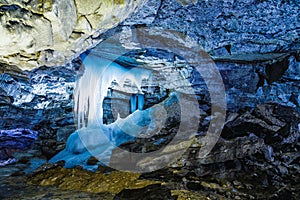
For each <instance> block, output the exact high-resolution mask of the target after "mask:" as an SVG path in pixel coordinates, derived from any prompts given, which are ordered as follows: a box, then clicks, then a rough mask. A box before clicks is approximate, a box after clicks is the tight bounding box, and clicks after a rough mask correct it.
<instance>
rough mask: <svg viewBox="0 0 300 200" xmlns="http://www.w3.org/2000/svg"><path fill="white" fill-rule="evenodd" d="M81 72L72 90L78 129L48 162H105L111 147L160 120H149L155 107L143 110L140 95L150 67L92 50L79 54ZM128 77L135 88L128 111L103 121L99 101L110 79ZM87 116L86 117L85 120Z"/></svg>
mask: <svg viewBox="0 0 300 200" xmlns="http://www.w3.org/2000/svg"><path fill="white" fill-rule="evenodd" d="M82 60H83V64H84V66H85V72H84V74H83V76H82V77H81V78H80V79H79V80H78V81H77V86H76V88H75V92H74V105H75V107H74V109H75V113H76V114H77V118H78V119H77V123H78V124H77V126H78V130H77V131H75V132H74V133H73V134H71V135H70V137H69V138H68V140H67V144H66V148H65V149H64V150H63V151H61V152H60V153H59V154H57V155H56V156H54V157H53V158H52V159H51V160H50V162H53V163H54V162H57V161H60V160H64V161H65V162H66V163H65V167H68V168H72V167H75V166H77V165H82V166H84V167H87V165H85V163H86V161H87V159H88V158H89V157H90V156H91V155H93V156H96V157H97V158H98V159H99V160H100V162H101V163H102V164H104V165H108V164H109V161H110V156H111V154H112V150H113V149H114V148H115V147H116V146H118V145H120V144H122V143H124V142H126V141H129V140H132V139H133V138H134V137H136V136H138V135H139V134H141V133H146V132H149V131H151V130H149V129H153V128H157V127H158V126H162V124H158V122H157V121H155V120H152V117H151V116H153V115H155V114H156V113H157V111H158V108H155V107H154V108H150V109H147V110H143V107H144V95H143V94H142V90H141V84H142V80H144V79H149V78H150V76H151V71H150V70H146V69H141V68H130V69H129V68H126V67H123V66H121V65H119V64H117V63H114V62H111V61H110V60H107V59H104V58H101V57H99V56H97V55H94V54H89V55H87V54H83V55H82ZM128 79H129V80H130V81H131V82H132V83H133V84H134V85H135V86H136V87H137V89H138V94H133V95H132V98H131V112H132V114H131V115H129V116H128V117H126V118H125V119H121V118H120V117H118V119H117V120H116V121H115V122H114V123H112V124H109V125H105V124H103V110H102V104H103V100H104V98H105V96H106V95H107V90H108V88H109V87H110V86H111V83H112V82H113V81H115V82H117V83H118V85H119V86H122V85H124V81H125V80H128ZM86 119H87V120H86Z"/></svg>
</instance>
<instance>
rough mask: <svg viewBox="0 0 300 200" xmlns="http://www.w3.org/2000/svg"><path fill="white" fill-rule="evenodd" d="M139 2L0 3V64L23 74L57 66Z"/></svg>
mask: <svg viewBox="0 0 300 200" xmlns="http://www.w3.org/2000/svg"><path fill="white" fill-rule="evenodd" d="M144 1H145V0H63V1H61V0H0V44H1V45H0V62H2V63H7V64H10V65H17V66H19V67H21V68H22V69H23V70H26V69H33V68H36V67H39V66H42V65H46V66H58V65H62V64H64V63H66V62H69V61H70V60H72V59H73V58H74V57H76V56H78V54H80V53H82V52H83V51H85V50H86V49H87V48H90V47H91V46H93V45H95V44H94V43H97V41H95V40H93V39H92V38H95V37H97V36H99V34H101V33H103V32H104V31H105V30H108V29H110V28H112V27H114V26H115V25H117V24H118V23H119V22H120V21H122V20H124V19H125V18H127V17H128V16H129V15H130V14H131V13H132V12H134V11H135V10H136V9H137V8H138V7H140V6H141V5H142V4H143V2H144ZM98 42H99V41H98Z"/></svg>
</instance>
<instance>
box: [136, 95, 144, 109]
mask: <svg viewBox="0 0 300 200" xmlns="http://www.w3.org/2000/svg"><path fill="white" fill-rule="evenodd" d="M137 96H138V109H139V110H143V109H144V103H145V99H144V95H143V94H138V95H137Z"/></svg>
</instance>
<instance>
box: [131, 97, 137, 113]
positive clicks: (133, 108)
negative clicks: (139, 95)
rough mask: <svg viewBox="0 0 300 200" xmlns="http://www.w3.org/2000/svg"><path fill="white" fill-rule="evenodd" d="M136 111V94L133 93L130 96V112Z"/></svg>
mask: <svg viewBox="0 0 300 200" xmlns="http://www.w3.org/2000/svg"><path fill="white" fill-rule="evenodd" d="M134 111H136V95H135V94H132V95H131V96H130V113H134Z"/></svg>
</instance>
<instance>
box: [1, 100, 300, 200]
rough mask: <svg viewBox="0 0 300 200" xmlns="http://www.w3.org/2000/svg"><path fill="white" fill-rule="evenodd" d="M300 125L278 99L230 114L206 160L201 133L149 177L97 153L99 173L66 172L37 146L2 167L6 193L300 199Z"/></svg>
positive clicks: (134, 145)
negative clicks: (101, 161)
mask: <svg viewBox="0 0 300 200" xmlns="http://www.w3.org/2000/svg"><path fill="white" fill-rule="evenodd" d="M233 116H234V117H233ZM299 125H300V114H299V112H297V111H296V110H295V109H293V108H290V107H286V106H282V105H279V104H274V103H270V104H264V105H260V106H258V107H256V108H255V109H249V110H241V111H240V112H239V113H231V114H229V115H228V119H227V123H226V125H225V128H224V130H223V133H222V135H221V138H220V139H219V142H218V143H217V145H216V146H215V147H214V149H213V150H212V152H211V153H210V154H209V155H208V156H207V157H205V158H203V159H199V158H198V157H197V152H198V151H199V148H201V135H199V136H197V137H196V141H197V143H196V144H198V145H196V144H195V143H194V144H193V145H192V146H191V147H190V148H189V149H188V151H187V152H186V153H185V154H184V155H183V156H182V158H180V159H178V161H176V162H175V163H172V164H171V165H169V166H168V167H165V168H163V169H160V170H157V171H153V172H149V173H143V174H137V173H130V172H120V171H116V170H113V169H111V168H108V167H102V166H100V165H98V163H97V160H95V159H94V158H90V159H89V162H88V163H89V164H90V165H91V166H95V165H98V170H97V171H96V172H89V171H86V170H83V169H82V167H80V166H78V167H77V168H74V169H65V168H63V167H62V166H63V163H58V164H48V163H45V164H43V165H42V166H41V167H39V168H37V169H36V167H37V166H40V165H41V164H42V163H43V162H45V161H46V160H43V159H41V155H40V154H39V153H38V152H37V151H31V152H28V153H18V156H17V157H16V158H17V162H16V163H14V164H11V165H7V166H5V167H1V168H0V188H1V190H0V198H1V199H183V200H185V199H195V200H198V199H299V198H300V193H299V189H300V184H299V183H300V176H299V168H300V162H299V158H300V154H299V148H300V145H299V135H300V134H299V133H300V130H299ZM170 130H172V129H170ZM155 137H156V140H151V139H149V141H148V142H146V143H147V148H146V151H153V149H156V148H157V143H155V141H157V139H158V138H157V137H158V136H155ZM162 137H165V134H162ZM150 141H153V142H152V146H151V142H150ZM144 142H145V141H144ZM140 145H143V143H141V142H140V143H138V142H131V143H126V144H123V145H122V148H127V149H129V150H130V149H131V150H132V151H139V149H140V148H139V147H138V146H140ZM175 149H176V148H175ZM144 150H145V148H144Z"/></svg>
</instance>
